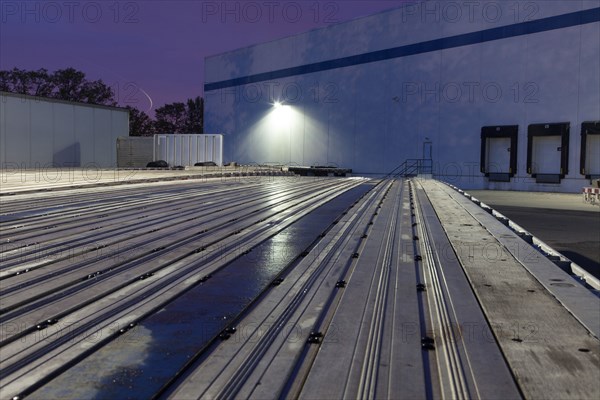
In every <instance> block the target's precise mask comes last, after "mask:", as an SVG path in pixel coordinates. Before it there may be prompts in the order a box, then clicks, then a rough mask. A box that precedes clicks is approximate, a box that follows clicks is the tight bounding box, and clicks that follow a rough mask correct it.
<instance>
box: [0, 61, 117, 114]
mask: <svg viewBox="0 0 600 400" xmlns="http://www.w3.org/2000/svg"><path fill="white" fill-rule="evenodd" d="M0 90H3V91H6V92H12V93H20V94H28V95H31V96H40V97H50V98H54V99H59V100H67V101H78V102H82V103H90V104H103V105H110V106H114V105H116V102H115V99H114V93H113V91H112V89H111V88H110V87H109V86H107V85H106V84H105V83H104V82H102V80H97V81H89V80H87V79H86V77H85V74H84V73H83V72H81V71H77V70H76V69H74V68H66V69H60V70H57V71H55V72H54V73H48V70H46V69H44V68H41V69H38V70H37V71H27V70H23V69H19V68H13V69H12V70H10V71H0Z"/></svg>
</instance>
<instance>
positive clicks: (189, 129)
mask: <svg viewBox="0 0 600 400" xmlns="http://www.w3.org/2000/svg"><path fill="white" fill-rule="evenodd" d="M186 112H187V116H186V117H187V121H186V126H185V131H186V133H204V99H203V98H202V97H200V96H198V97H196V98H195V99H188V101H187V109H186Z"/></svg>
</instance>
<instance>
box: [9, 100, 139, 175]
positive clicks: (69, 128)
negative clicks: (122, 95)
mask: <svg viewBox="0 0 600 400" xmlns="http://www.w3.org/2000/svg"><path fill="white" fill-rule="evenodd" d="M119 136H129V112H128V111H127V110H125V109H122V108H116V107H106V106H99V105H89V104H83V103H71V102H66V101H60V100H53V99H45V98H39V97H32V96H26V95H19V94H13V93H6V92H1V93H0V166H1V168H2V169H15V168H50V167H115V166H116V165H117V158H116V142H117V137H119Z"/></svg>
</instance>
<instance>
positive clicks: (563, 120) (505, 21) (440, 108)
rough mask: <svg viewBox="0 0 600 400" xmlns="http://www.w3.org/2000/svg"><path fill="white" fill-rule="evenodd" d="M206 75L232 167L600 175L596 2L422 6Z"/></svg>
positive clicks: (230, 60) (544, 178) (235, 56)
mask: <svg viewBox="0 0 600 400" xmlns="http://www.w3.org/2000/svg"><path fill="white" fill-rule="evenodd" d="M205 68H206V71H205V77H206V84H205V97H206V105H205V107H206V108H205V130H206V131H208V132H223V133H224V134H225V136H224V159H226V160H229V161H237V162H242V163H259V164H285V165H301V166H311V165H327V166H338V167H343V168H352V169H353V171H354V172H355V173H357V174H364V175H367V176H375V175H381V174H386V173H388V172H390V171H394V172H396V173H398V172H399V173H402V172H406V173H409V172H411V171H412V170H411V167H412V166H415V165H416V166H417V167H422V166H429V165H431V167H432V172H433V175H434V176H435V177H437V178H440V179H443V180H446V181H449V182H451V183H453V184H456V185H458V186H461V187H464V188H489V189H509V190H533V191H565V192H578V191H580V190H581V188H582V187H583V186H586V185H589V182H590V179H592V178H594V177H597V176H599V175H600V156H599V155H600V123H599V122H598V121H600V1H597V0H593V1H585V0H584V1H570V0H569V1H555V0H553V1H536V2H503V1H502V2H497V1H494V2H492V1H489V2H485V1H484V2H446V1H439V2H436V1H428V2H409V3H406V4H404V5H403V6H401V7H399V8H396V9H393V10H389V11H386V12H382V13H379V14H375V15H371V16H367V17H364V18H360V19H356V20H353V21H350V22H345V23H340V24H336V25H332V26H329V27H326V28H322V29H316V30H312V31H309V32H306V33H303V34H299V35H296V36H292V37H287V38H284V39H281V40H276V41H272V42H268V43H262V44H258V45H255V46H251V47H247V48H243V49H240V50H236V51H232V52H228V53H224V54H220V55H216V56H212V57H208V58H207V59H206V62H205ZM415 160H417V161H415ZM420 160H425V161H420Z"/></svg>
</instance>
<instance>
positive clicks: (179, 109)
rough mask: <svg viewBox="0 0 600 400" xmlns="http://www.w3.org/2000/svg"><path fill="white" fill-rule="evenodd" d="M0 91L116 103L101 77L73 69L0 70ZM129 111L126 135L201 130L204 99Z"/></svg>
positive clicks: (111, 91)
mask: <svg viewBox="0 0 600 400" xmlns="http://www.w3.org/2000/svg"><path fill="white" fill-rule="evenodd" d="M0 91H4V92H11V93H19V94H26V95H30V96H38V97H46V98H51V99H58V100H66V101H74V102H81V103H87V104H98V105H106V106H117V101H116V100H115V93H114V91H113V89H112V88H111V87H110V86H108V85H107V84H105V83H104V82H103V81H102V80H101V79H99V80H89V79H87V78H86V76H85V73H83V72H81V71H78V70H76V69H74V68H66V69H59V70H56V71H54V72H48V70H46V69H45V68H41V69H38V70H32V71H28V70H23V69H18V68H13V69H12V70H6V71H5V70H0ZM125 108H127V109H128V110H129V135H130V136H150V135H153V134H155V133H204V99H203V98H202V97H200V96H198V97H196V98H194V99H188V100H187V101H185V102H175V103H170V104H165V105H164V106H162V107H159V108H157V109H156V110H155V116H154V118H151V117H150V116H149V115H148V114H147V113H145V112H144V111H141V110H139V109H137V108H135V107H132V106H129V105H128V106H126V107H125Z"/></svg>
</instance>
